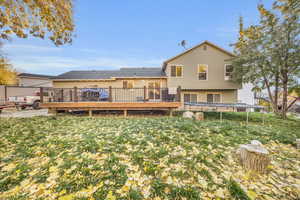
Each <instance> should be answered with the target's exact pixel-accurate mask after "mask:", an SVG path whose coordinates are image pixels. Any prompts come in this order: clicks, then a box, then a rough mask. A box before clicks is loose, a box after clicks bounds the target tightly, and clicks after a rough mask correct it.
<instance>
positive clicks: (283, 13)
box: [232, 0, 300, 118]
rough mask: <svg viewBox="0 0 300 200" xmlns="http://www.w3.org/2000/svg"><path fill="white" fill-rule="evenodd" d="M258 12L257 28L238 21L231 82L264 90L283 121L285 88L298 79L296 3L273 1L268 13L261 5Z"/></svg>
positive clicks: (293, 0) (298, 10) (299, 16)
mask: <svg viewBox="0 0 300 200" xmlns="http://www.w3.org/2000/svg"><path fill="white" fill-rule="evenodd" d="M258 10H259V13H260V22H259V24H258V25H251V26H249V27H247V28H245V29H244V27H243V20H242V18H240V33H239V38H238V41H237V42H236V43H235V44H234V51H235V54H236V55H237V57H236V58H234V59H233V60H232V62H233V66H234V76H235V77H236V78H235V80H236V81H237V82H244V83H247V82H250V83H252V84H254V86H255V88H256V89H260V90H263V89H267V91H268V94H269V99H270V102H271V104H272V108H273V110H274V112H275V113H277V114H280V115H281V116H282V118H286V112H287V111H288V105H287V95H288V87H289V86H290V85H291V84H292V83H295V80H296V79H298V78H299V77H300V23H299V19H300V1H299V0H277V1H275V2H274V3H273V6H272V9H271V10H267V9H266V8H265V7H264V5H262V4H259V5H258ZM296 82H297V81H296ZM279 90H282V93H283V95H282V99H279V95H278V94H279ZM279 102H281V106H280V107H279V106H278V104H279ZM279 108H280V109H279Z"/></svg>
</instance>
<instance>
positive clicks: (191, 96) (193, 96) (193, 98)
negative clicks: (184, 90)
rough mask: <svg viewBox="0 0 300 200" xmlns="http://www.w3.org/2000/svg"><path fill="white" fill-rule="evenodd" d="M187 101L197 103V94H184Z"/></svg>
mask: <svg viewBox="0 0 300 200" xmlns="http://www.w3.org/2000/svg"><path fill="white" fill-rule="evenodd" d="M183 98H184V102H185V103H197V94H184V96H183Z"/></svg>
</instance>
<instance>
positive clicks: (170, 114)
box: [169, 108, 173, 117]
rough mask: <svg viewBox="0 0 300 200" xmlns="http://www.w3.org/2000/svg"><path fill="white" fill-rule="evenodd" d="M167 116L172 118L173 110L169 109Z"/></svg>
mask: <svg viewBox="0 0 300 200" xmlns="http://www.w3.org/2000/svg"><path fill="white" fill-rule="evenodd" d="M169 116H170V117H173V109H172V108H170V109H169Z"/></svg>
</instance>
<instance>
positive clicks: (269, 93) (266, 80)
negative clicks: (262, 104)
mask: <svg viewBox="0 0 300 200" xmlns="http://www.w3.org/2000/svg"><path fill="white" fill-rule="evenodd" d="M264 82H265V84H266V86H267V91H268V95H269V98H270V103H271V105H272V108H273V111H274V112H275V113H276V114H277V113H278V106H277V105H275V101H274V98H273V95H272V92H271V88H270V84H269V81H268V79H267V78H266V77H265V76H264Z"/></svg>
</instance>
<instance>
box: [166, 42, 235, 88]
mask: <svg viewBox="0 0 300 200" xmlns="http://www.w3.org/2000/svg"><path fill="white" fill-rule="evenodd" d="M204 45H206V50H204V48H203V47H204ZM204 45H201V46H199V47H198V48H195V49H193V50H192V51H190V52H188V53H186V54H184V55H182V56H179V57H177V58H175V59H173V60H171V61H169V63H167V67H166V73H167V76H168V86H169V87H177V86H181V87H182V89H239V88H241V85H240V84H236V83H233V82H232V81H226V80H224V74H225V67H224V66H225V64H228V60H229V59H230V58H232V57H231V56H230V55H228V54H226V53H224V52H222V51H220V50H218V49H216V48H214V47H212V46H210V45H207V44H204ZM201 64H205V65H207V66H208V70H207V80H205V81H203V80H199V76H198V66H199V65H201ZM173 65H179V66H180V65H182V66H184V69H183V76H182V77H181V78H177V77H171V76H170V73H171V71H170V70H171V69H170V66H173Z"/></svg>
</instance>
